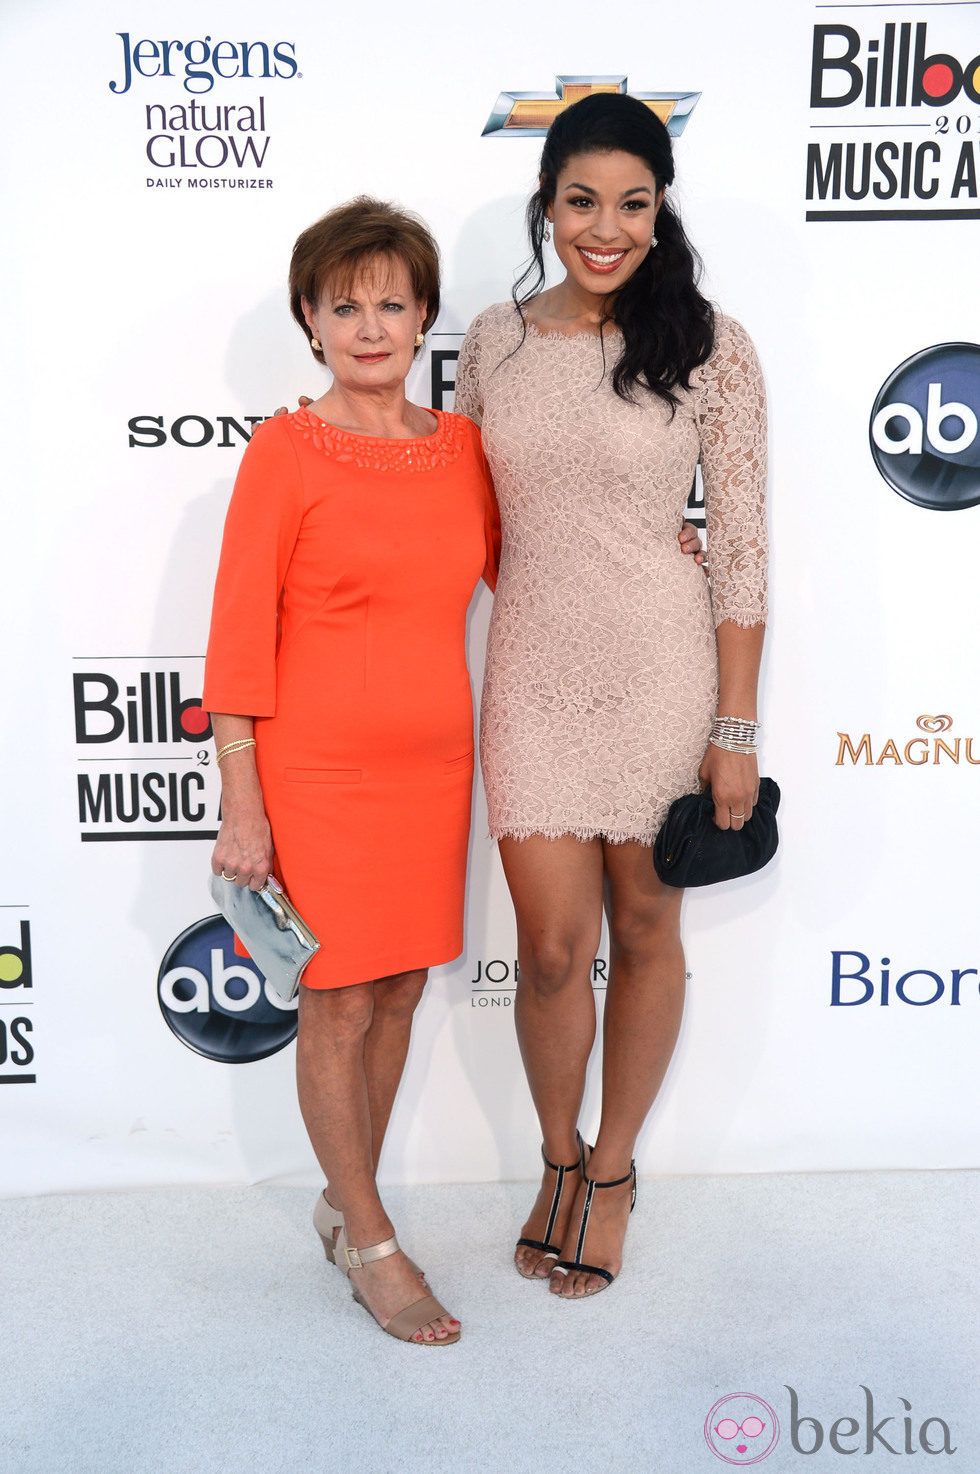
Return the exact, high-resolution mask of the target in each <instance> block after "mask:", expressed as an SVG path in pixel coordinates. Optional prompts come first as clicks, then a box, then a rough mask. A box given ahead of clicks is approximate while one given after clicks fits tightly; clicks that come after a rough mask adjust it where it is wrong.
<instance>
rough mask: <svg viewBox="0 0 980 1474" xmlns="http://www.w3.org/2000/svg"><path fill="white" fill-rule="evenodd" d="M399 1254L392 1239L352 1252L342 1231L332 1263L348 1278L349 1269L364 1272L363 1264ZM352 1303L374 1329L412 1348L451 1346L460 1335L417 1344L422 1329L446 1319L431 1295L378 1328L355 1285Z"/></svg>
mask: <svg viewBox="0 0 980 1474" xmlns="http://www.w3.org/2000/svg"><path fill="white" fill-rule="evenodd" d="M397 1253H398V1240H397V1239H396V1238H394V1237H392V1238H390V1239H385V1240H384V1242H383V1243H380V1244H371V1245H370V1246H369V1247H368V1248H366V1249H354V1248H352V1247H351V1245H350V1244H348V1242H347V1238H346V1235H345V1234H344V1230H343V1228H341V1230H340V1232H339V1233H338V1235H337V1237H336V1239H335V1240H334V1255H335V1257H334V1261H333V1262H334V1263H335V1264H336V1265H337V1266H338V1268H340V1269H342V1270H343V1271H344V1273H345V1274H346V1275H347V1277H348V1279H349V1278H350V1272H351V1270H352V1269H363V1268H364V1266H365V1264H373V1263H374V1261H375V1260H377V1259H388V1258H389V1257H390V1256H391V1255H392V1254H397ZM351 1290H352V1292H353V1295H354V1299H355V1300H356V1301H357V1303H358V1305H363V1307H364V1309H365V1310H366V1311H367V1313H368V1315H369V1316H370V1317H371V1319H372V1320H373V1321H374V1323H375V1325H377V1326H381V1329H382V1330H383V1331H386V1332H387V1333H388V1335H389V1336H394V1338H395V1340H396V1341H411V1343H412V1345H413V1346H452V1345H453V1343H454V1342H455V1341H458V1340H459V1337H460V1333H459V1331H450V1332H449V1334H448V1335H446V1336H443V1337H442V1338H441V1339H439V1340H435V1339H433V1340H432V1341H416V1340H415V1337H416V1335H417V1334H418V1332H419V1331H420V1330H421V1329H422V1327H423V1326H427V1325H429V1323H430V1322H431V1321H434V1320H439V1319H440V1317H441V1316H444V1315H448V1314H449V1311H448V1310H446V1309H445V1307H444V1306H442V1305H440V1304H439V1301H438V1300H437V1299H436V1298H435V1296H434V1295H422V1296H421V1297H420V1298H419V1299H418V1300H412V1301H411V1302H410V1304H408V1305H404V1306H403V1307H402V1309H401V1310H398V1311H396V1312H395V1314H394V1315H393V1316H392V1317H391V1319H390V1320H389V1321H388V1322H387V1323H386V1324H385V1325H383V1326H382V1325H381V1322H380V1321H379V1320H378V1317H377V1316H376V1315H375V1313H374V1311H373V1310H372V1309H371V1307H370V1305H369V1304H368V1302H367V1300H366V1299H365V1297H364V1296H363V1295H362V1294H361V1292H360V1290H359V1289H358V1288H357V1286H356V1285H351Z"/></svg>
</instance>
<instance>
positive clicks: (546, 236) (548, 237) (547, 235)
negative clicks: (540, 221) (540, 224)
mask: <svg viewBox="0 0 980 1474" xmlns="http://www.w3.org/2000/svg"><path fill="white" fill-rule="evenodd" d="M541 239H542V240H546V241H550V240H551V226H550V225H546V226H545V228H544V234H543V236H542V237H541Z"/></svg>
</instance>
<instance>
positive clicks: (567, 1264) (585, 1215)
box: [552, 1162, 636, 1300]
mask: <svg viewBox="0 0 980 1474" xmlns="http://www.w3.org/2000/svg"><path fill="white" fill-rule="evenodd" d="M582 1180H583V1182H584V1183H585V1202H584V1203H583V1205H582V1218H581V1221H580V1223H579V1226H578V1238H577V1239H576V1241H575V1258H574V1259H559V1260H558V1262H557V1264H556V1265H555V1267H554V1269H553V1270H552V1273H553V1274H568V1272H569V1270H572V1269H580V1270H581V1271H582V1273H583V1274H595V1275H598V1277H599V1278H600V1279H603V1280H605V1282H606V1283H605V1284H604V1285H600V1286H599V1289H597V1290H586V1292H585V1294H584V1295H565V1296H563V1297H562V1298H563V1299H566V1300H586V1299H587V1298H588V1297H589V1296H590V1295H598V1294H599V1292H600V1290H605V1289H608V1287H609V1286H610V1285H611V1284H612V1282H613V1280H614V1279H615V1278H616V1276H615V1275H614V1274H612V1273H611V1272H610V1271H609V1270H608V1269H601V1268H600V1266H599V1265H598V1264H583V1263H582V1250H583V1249H584V1248H585V1235H586V1231H587V1229H588V1227H589V1215H590V1214H591V1212H592V1199H593V1198H594V1197H595V1194H596V1189H597V1188H598V1189H600V1190H601V1189H602V1188H604V1187H622V1185H623V1183H624V1182H631V1183H632V1191H631V1193H630V1212H631V1213H632V1211H633V1209H634V1208H635V1207H636V1163H635V1162H630V1170H629V1171H628V1172H627V1174H626V1176H625V1177H616V1178H614V1179H613V1181H612V1182H596V1180H595V1178H594V1177H587V1176H586V1175H585V1171H584V1169H583V1172H582Z"/></svg>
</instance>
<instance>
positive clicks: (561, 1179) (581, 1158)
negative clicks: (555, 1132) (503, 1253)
mask: <svg viewBox="0 0 980 1474" xmlns="http://www.w3.org/2000/svg"><path fill="white" fill-rule="evenodd" d="M575 1140H576V1141H577V1142H578V1161H576V1162H572V1163H571V1165H570V1166H568V1167H565V1166H563V1165H561V1164H560V1163H558V1162H549V1161H548V1158H547V1157H546V1156H545V1154H544V1147H543V1146H542V1148H541V1160H542V1161H543V1162H544V1165H545V1166H546V1167H550V1168H551V1171H552V1172H554V1173H555V1174H556V1177H555V1190H554V1193H553V1194H552V1197H551V1211H550V1212H549V1214H548V1222H547V1224H546V1225H545V1230H544V1238H543V1239H525V1238H520V1239H518V1240H517V1247H518V1248H519V1249H522V1248H523V1249H540V1250H541V1257H542V1258H543V1259H557V1258H558V1257H559V1256H560V1254H561V1245H560V1244H557V1245H556V1244H553V1243H552V1242H551V1235H552V1234H553V1233H554V1231H555V1220H556V1218H557V1217H558V1209H559V1206H560V1205H561V1194H562V1188H563V1187H564V1186H565V1178H566V1176H567V1175H568V1173H569V1172H574V1171H575V1170H576V1168H578V1169H579V1170H580V1171H581V1173H582V1176H583V1177H584V1176H585V1142H584V1141H583V1140H582V1137H581V1135H580V1134H579V1132H578V1131H576V1133H575ZM514 1268H515V1269H516V1270H517V1273H518V1274H519V1275H520V1277H521V1279H525V1280H536V1279H544V1278H546V1276H544V1275H539V1274H534V1273H531V1274H525V1273H524V1271H523V1269H522V1268H521V1266H520V1265H519V1264H518V1263H517V1262H516V1261H515V1263H514Z"/></svg>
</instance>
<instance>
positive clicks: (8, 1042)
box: [0, 908, 37, 1085]
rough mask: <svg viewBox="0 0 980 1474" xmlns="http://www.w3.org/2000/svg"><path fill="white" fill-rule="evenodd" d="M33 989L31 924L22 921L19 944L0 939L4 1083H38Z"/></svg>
mask: <svg viewBox="0 0 980 1474" xmlns="http://www.w3.org/2000/svg"><path fill="white" fill-rule="evenodd" d="M12 909H16V908H12ZM5 929H6V928H5ZM33 990H34V975H33V969H32V967H31V924H30V922H29V921H21V923H20V945H19V946H15V945H14V943H13V942H9V941H0V1085H34V1084H36V1083H37V1076H36V1075H35V1074H32V1073H28V1068H29V1066H30V1065H32V1064H33V1063H34V1044H33V1042H32V1039H31V1035H32V1033H33V1029H34V1025H33V1022H32V1020H31V1018H30V1017H29V1016H28V1014H27V1012H26V1010H27V1009H29V1008H30V1007H31V1004H32V1002H33V999H32V998H31V997H30V994H31V993H32V992H33Z"/></svg>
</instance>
